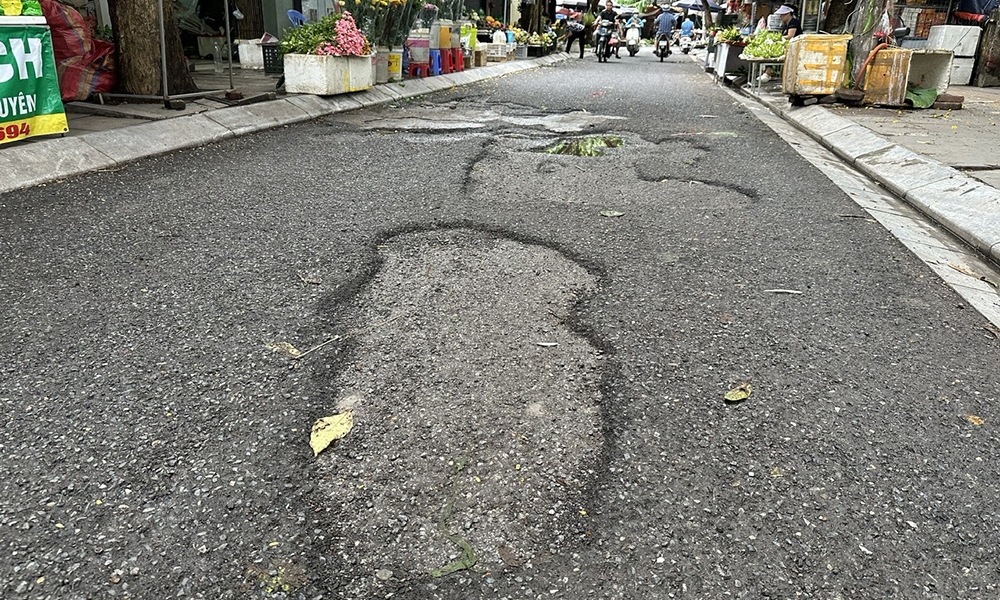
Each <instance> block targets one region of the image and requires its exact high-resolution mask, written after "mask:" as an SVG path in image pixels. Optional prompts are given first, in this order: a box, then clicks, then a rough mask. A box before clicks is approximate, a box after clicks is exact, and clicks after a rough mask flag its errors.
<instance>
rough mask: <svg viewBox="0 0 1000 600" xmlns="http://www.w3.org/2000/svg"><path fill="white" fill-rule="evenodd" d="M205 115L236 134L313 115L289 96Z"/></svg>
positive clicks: (306, 118)
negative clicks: (293, 101)
mask: <svg viewBox="0 0 1000 600" xmlns="http://www.w3.org/2000/svg"><path fill="white" fill-rule="evenodd" d="M205 116H206V117H207V118H209V119H211V120H213V121H215V122H216V123H218V124H220V125H222V126H223V127H225V128H227V129H229V130H230V131H232V132H233V133H234V134H235V135H244V134H247V133H253V132H255V131H264V130H265V129H271V128H273V127H277V126H279V125H288V124H290V123H298V122H300V121H307V120H309V119H310V118H311V117H310V116H309V113H308V112H306V111H305V110H303V109H301V108H299V107H298V106H296V105H295V104H293V103H292V102H289V100H288V99H287V98H282V99H281V100H275V101H274V102H261V103H260V104H250V105H247V106H234V107H232V108H223V109H221V110H213V111H210V112H207V113H205Z"/></svg>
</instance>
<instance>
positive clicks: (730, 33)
mask: <svg viewBox="0 0 1000 600" xmlns="http://www.w3.org/2000/svg"><path fill="white" fill-rule="evenodd" d="M719 41H720V42H729V43H735V42H742V41H743V34H742V33H740V28H739V27H727V28H726V29H723V30H722V33H720V34H719Z"/></svg>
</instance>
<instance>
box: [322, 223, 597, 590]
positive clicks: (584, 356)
mask: <svg viewBox="0 0 1000 600" xmlns="http://www.w3.org/2000/svg"><path fill="white" fill-rule="evenodd" d="M379 251H380V253H381V257H382V263H381V266H380V268H379V270H378V271H377V273H376V274H375V275H374V277H373V279H372V281H371V282H370V284H369V285H368V286H367V288H366V289H365V291H363V292H362V293H361V294H360V295H359V296H358V297H357V298H356V299H355V301H354V302H355V309H356V310H355V312H356V314H357V318H358V322H352V323H351V324H349V325H350V327H351V328H355V327H358V326H359V325H360V327H361V328H362V330H364V331H365V333H363V334H361V335H360V336H359V337H358V338H357V346H356V348H355V350H354V355H353V356H354V359H353V362H352V361H348V364H347V365H346V366H345V368H344V370H343V371H342V372H341V373H340V374H338V378H337V381H336V387H337V389H338V390H339V395H340V397H341V398H350V401H351V405H352V406H353V410H354V411H355V417H354V418H355V428H354V430H353V431H352V433H351V435H350V436H348V437H347V438H345V439H344V440H342V441H341V442H339V443H338V445H337V446H335V447H334V448H332V449H331V450H330V451H328V453H326V454H324V455H321V456H320V458H319V461H318V469H319V474H320V475H321V476H322V480H323V481H324V486H325V487H326V489H327V491H328V492H329V494H330V501H331V502H332V503H335V504H336V505H338V508H339V509H338V513H340V514H343V515H344V520H343V522H342V525H343V530H342V532H339V533H338V537H337V539H336V541H335V542H334V545H335V547H336V551H337V554H338V555H343V557H344V558H345V560H348V561H349V562H351V563H352V564H355V565H356V568H352V569H351V575H346V574H345V576H346V577H350V578H351V581H350V583H349V584H348V587H349V588H351V589H347V590H345V593H347V594H348V595H351V596H353V597H369V594H368V593H366V592H369V591H371V590H369V586H372V585H375V584H374V583H373V577H372V576H373V574H375V573H376V572H377V571H379V570H380V569H389V570H391V571H392V572H393V573H395V574H397V575H395V576H394V577H397V576H398V578H400V579H418V578H428V577H431V573H432V572H434V573H436V574H441V573H442V572H446V571H449V569H452V568H455V566H456V565H458V566H459V567H461V568H465V566H464V565H466V563H467V562H468V558H469V556H470V552H472V553H474V556H475V558H476V566H475V568H476V570H482V571H486V570H492V571H499V570H502V569H503V568H505V566H512V565H515V564H519V563H522V562H526V561H530V560H532V559H533V558H537V557H539V556H540V555H542V554H544V553H547V552H549V551H550V549H551V548H557V547H559V546H560V543H561V542H560V541H559V540H560V539H561V538H563V537H564V538H565V539H569V538H571V537H572V536H571V535H568V533H567V530H566V528H567V527H573V528H577V527H580V526H581V525H580V523H578V520H580V519H583V518H584V517H583V516H582V515H584V514H585V513H586V511H587V509H588V508H589V507H586V506H585V505H584V502H583V493H584V489H585V487H586V485H587V483H588V482H587V478H588V477H589V476H588V475H587V471H588V469H593V467H594V464H595V461H596V459H597V455H598V452H599V449H600V446H601V445H602V443H603V438H602V434H601V431H602V428H601V422H600V410H599V404H600V400H601V392H600V370H601V368H600V367H601V354H600V352H599V351H598V349H597V348H596V347H595V346H594V345H593V344H591V343H590V341H589V340H588V339H586V338H585V337H584V336H582V335H580V334H579V333H577V332H575V331H574V330H573V329H572V328H571V327H570V326H569V325H568V323H569V322H570V321H571V317H570V315H571V314H572V311H573V309H574V306H575V304H576V303H577V302H578V301H579V300H580V299H581V298H582V297H585V296H588V295H590V294H592V293H594V291H595V289H596V285H597V283H596V280H595V278H594V276H593V275H592V274H590V273H589V272H588V271H587V270H586V269H585V268H583V267H582V266H580V265H578V264H577V263H575V262H573V261H571V260H569V259H568V258H567V257H565V256H563V255H562V254H560V253H559V252H557V251H555V250H552V249H549V248H545V247H542V246H537V245H532V244H527V243H522V242H518V241H514V240H510V239H504V238H497V237H495V236H492V235H488V234H484V233H479V232H475V231H471V230H445V231H430V232H417V233H408V234H402V235H399V236H396V237H394V238H391V239H390V240H388V241H386V242H385V243H384V244H382V245H380V246H379ZM365 324H367V326H365ZM335 401H336V399H331V405H333V404H335ZM574 530H575V529H574ZM447 581H449V580H448V578H447V577H444V578H442V579H441V580H440V585H446V582H447Z"/></svg>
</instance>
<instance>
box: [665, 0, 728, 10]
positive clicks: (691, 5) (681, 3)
mask: <svg viewBox="0 0 1000 600" xmlns="http://www.w3.org/2000/svg"><path fill="white" fill-rule="evenodd" d="M671 6H672V7H673V8H682V9H684V10H705V7H704V6H702V4H701V0H678V1H677V2H674V3H673V4H671ZM708 8H709V10H711V11H712V12H722V11H724V10H726V9H724V8H722V7H721V6H719V5H718V4H716V3H715V2H713V1H712V0H708Z"/></svg>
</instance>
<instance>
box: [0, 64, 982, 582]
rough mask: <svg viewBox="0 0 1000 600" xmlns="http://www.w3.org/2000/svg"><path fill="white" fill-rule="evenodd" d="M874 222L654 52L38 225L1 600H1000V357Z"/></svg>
mask: <svg viewBox="0 0 1000 600" xmlns="http://www.w3.org/2000/svg"><path fill="white" fill-rule="evenodd" d="M562 150H565V152H563V151H562ZM863 214H864V213H863V211H862V209H861V208H859V207H858V206H857V205H855V204H854V203H853V202H852V201H851V199H850V198H849V197H847V196H846V195H845V194H844V193H843V192H842V191H840V189H838V188H837V187H835V186H834V185H833V184H832V183H831V182H830V181H829V180H828V179H827V178H826V177H825V176H824V174H823V173H822V172H820V171H819V170H817V169H816V168H814V167H812V166H810V164H809V163H807V162H805V161H804V160H803V159H802V158H801V157H800V156H799V155H798V154H797V153H796V152H795V151H794V150H793V149H792V148H790V147H789V145H788V144H787V143H785V142H783V141H782V140H781V139H780V138H778V137H777V136H776V135H775V134H774V133H773V132H772V131H771V130H770V129H768V128H767V127H765V126H764V125H762V124H761V123H760V122H759V121H758V120H757V119H756V118H755V117H754V116H753V115H751V114H750V113H749V112H748V111H747V110H746V108H745V107H744V106H743V105H741V104H740V103H737V102H734V101H733V100H732V98H731V97H730V96H728V95H727V94H725V93H724V92H723V91H722V90H720V89H719V88H717V87H715V86H714V85H713V84H712V83H711V80H710V79H709V78H707V77H706V76H705V74H704V73H702V72H701V70H700V69H699V68H698V67H697V66H696V65H694V64H692V63H690V62H688V60H687V59H686V58H684V57H678V58H675V59H672V60H669V61H667V62H665V63H662V64H661V63H659V62H658V61H656V60H654V59H653V58H652V57H650V56H644V55H643V54H642V53H640V54H639V55H638V56H636V57H630V58H629V59H623V60H621V61H615V62H612V63H608V64H602V65H598V64H597V62H596V61H594V60H582V61H580V60H576V59H572V60H569V61H567V62H564V63H561V64H559V65H556V66H554V67H550V68H543V69H538V70H535V71H531V72H523V73H520V74H517V75H513V76H508V77H504V78H501V79H497V80H493V81H490V82H484V83H481V84H477V85H474V86H469V87H466V88H461V89H454V90H452V91H450V92H448V93H443V94H438V95H433V96H428V97H425V98H422V99H420V100H418V101H413V102H405V103H401V104H398V105H393V106H387V107H384V108H380V109H372V110H364V111H358V112H355V113H347V114H342V115H338V116H335V117H330V118H327V119H323V120H319V121H316V122H310V123H304V124H301V125H297V126H294V127H288V128H282V129H279V130H275V131H271V132H268V133H264V134H260V135H254V136H250V137H244V138H239V139H235V140H228V141H225V142H221V143H219V144H216V145H213V146H208V147H205V148H200V149H194V150H190V151H185V152H180V153H177V154H174V155H171V156H166V157H161V158H157V159H153V160H148V161H145V162H142V163H139V164H135V165H132V166H129V167H127V168H125V169H123V170H120V171H116V172H108V173H97V174H94V175H92V176H88V177H84V178H79V179H75V180H71V181H65V182H61V183H59V184H53V185H48V186H45V187H39V188H35V189H32V190H27V191H24V192H21V193H18V194H17V195H8V196H4V197H2V198H0V286H2V289H3V292H4V297H5V299H6V300H7V301H6V302H5V303H4V304H3V306H2V308H0V318H2V322H3V323H4V330H3V332H4V338H3V343H2V344H0V408H2V409H3V421H2V426H0V451H2V452H0V454H2V458H0V461H2V469H3V472H4V477H3V478H0V597H3V598H4V599H7V598H12V599H19V598H24V599H29V598H30V599H48V598H51V599H59V600H63V599H71V600H76V599H81V600H82V599H85V598H122V599H125V598H130V599H145V598H167V597H183V598H210V599H213V600H214V599H243V598H254V599H257V598H259V599H264V598H296V599H299V598H301V599H306V600H312V599H316V598H323V599H332V598H351V599H357V598H366V599H367V598H373V599H374V598H387V597H392V598H407V599H425V598H427V599H434V598H440V599H449V600H458V599H467V598H485V599H497V600H499V599H512V598H583V597H593V598H623V599H625V598H627V599H646V598H669V597H674V598H706V599H708V598H711V599H715V598H727V597H733V598H765V597H773V598H791V597H803V598H915V597H920V598H958V597H963V598H964V597H969V598H972V597H995V596H996V595H997V594H998V590H997V588H996V586H997V583H996V582H997V576H996V575H997V571H998V568H1000V563H998V559H997V558H996V557H995V552H993V548H995V547H996V546H998V545H1000V517H998V516H997V515H996V511H992V510H990V507H992V506H993V504H994V503H995V499H996V498H997V497H998V496H1000V473H998V470H1000V468H998V466H997V463H996V461H995V460H993V458H992V457H993V455H994V453H995V452H994V450H995V448H996V446H997V444H998V435H997V433H996V432H997V429H996V424H997V423H1000V414H998V411H997V409H996V406H997V401H998V391H997V390H1000V385H998V384H1000V381H998V377H1000V376H998V373H1000V368H998V367H1000V360H998V340H997V336H996V334H995V331H996V329H995V328H991V327H992V326H991V325H990V324H989V323H988V322H987V321H986V320H985V319H984V318H983V317H982V316H980V315H979V314H978V313H976V312H975V311H974V310H972V309H971V308H969V306H968V305H967V304H966V303H965V302H964V301H963V300H962V299H961V297H960V296H958V295H957V294H956V293H955V292H954V291H953V290H952V289H951V288H949V287H947V286H945V285H943V284H942V283H941V280H940V279H939V278H938V277H937V276H936V275H935V274H934V272H933V271H931V270H930V269H929V268H928V267H927V266H925V265H924V264H923V263H922V262H920V261H919V260H917V259H916V258H914V256H912V255H911V254H910V253H909V252H908V251H907V250H906V249H905V248H904V247H903V246H902V245H901V244H899V243H898V242H897V241H896V240H895V239H894V238H893V237H892V236H891V235H890V234H889V233H887V232H886V230H885V229H883V228H882V227H881V226H880V225H879V224H878V223H877V222H875V221H874V220H872V219H866V218H845V217H844V216H845V215H848V216H855V215H856V216H859V217H863ZM612 217H613V218H612ZM983 275H984V276H989V277H990V278H992V279H995V276H993V274H983ZM998 301H1000V300H998ZM737 392H739V393H738V395H735V396H734V394H737ZM727 396H728V398H729V400H728V401H727ZM346 413H350V417H349V418H348V417H346V416H344V417H341V419H342V420H341V421H340V422H341V423H349V427H347V426H345V427H344V431H346V435H342V434H343V432H344V431H341V432H340V433H338V435H337V436H336V437H338V438H339V439H337V440H336V441H333V442H332V444H331V445H330V446H329V447H327V448H325V449H324V450H322V452H320V453H319V454H318V456H314V452H313V450H312V448H310V430H311V428H312V426H313V424H314V423H315V422H316V421H317V420H318V419H322V418H326V417H331V416H335V415H345V414H346Z"/></svg>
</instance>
